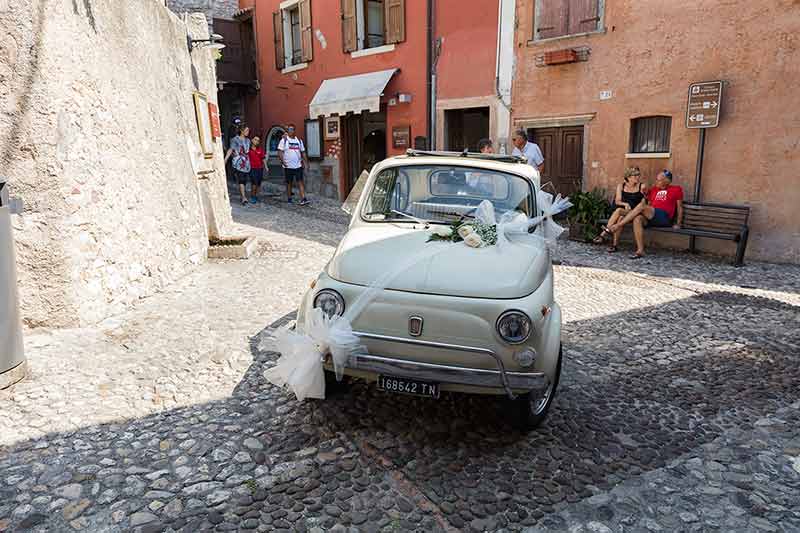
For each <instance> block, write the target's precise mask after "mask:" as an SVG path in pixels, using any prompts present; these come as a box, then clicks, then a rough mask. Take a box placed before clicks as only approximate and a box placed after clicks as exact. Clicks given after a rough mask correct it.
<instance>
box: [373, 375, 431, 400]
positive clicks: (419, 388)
mask: <svg viewBox="0 0 800 533" xmlns="http://www.w3.org/2000/svg"><path fill="white" fill-rule="evenodd" d="M378 390H382V391H386V392H397V393H400V394H411V395H413V396H422V397H423V398H434V399H435V398H438V397H439V384H438V383H430V382H428V381H419V380H416V379H409V378H396V377H394V376H378Z"/></svg>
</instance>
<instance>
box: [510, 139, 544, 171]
mask: <svg viewBox="0 0 800 533" xmlns="http://www.w3.org/2000/svg"><path fill="white" fill-rule="evenodd" d="M511 142H513V143H514V151H513V152H511V155H515V156H517V157H524V158H525V159H527V160H528V164H529V165H531V166H532V167H534V168H537V169H539V173H542V172H544V156H543V155H542V150H541V149H540V148H539V145H538V144H536V143H532V142H530V141H528V134H527V132H526V131H525V130H523V129H518V130H517V131H515V132H514V135H513V137H511Z"/></svg>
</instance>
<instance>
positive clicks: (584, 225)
mask: <svg viewBox="0 0 800 533" xmlns="http://www.w3.org/2000/svg"><path fill="white" fill-rule="evenodd" d="M569 199H570V201H572V207H571V208H570V209H569V212H568V213H567V222H568V223H569V238H570V239H572V240H575V241H584V242H590V241H591V240H592V239H594V238H595V237H597V235H599V233H600V229H599V228H598V224H597V221H598V220H600V219H601V218H608V216H609V215H610V214H611V204H610V203H609V201H608V198H607V196H606V191H605V189H594V190H592V191H590V192H577V193H575V194H572V195H570V197H569Z"/></svg>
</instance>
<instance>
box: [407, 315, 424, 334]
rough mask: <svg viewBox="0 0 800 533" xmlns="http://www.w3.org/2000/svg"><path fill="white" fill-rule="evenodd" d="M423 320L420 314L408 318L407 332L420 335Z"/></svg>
mask: <svg viewBox="0 0 800 533" xmlns="http://www.w3.org/2000/svg"><path fill="white" fill-rule="evenodd" d="M422 324H423V320H422V317H421V316H412V317H411V318H409V319H408V334H409V335H411V336H412V337H419V336H420V335H422Z"/></svg>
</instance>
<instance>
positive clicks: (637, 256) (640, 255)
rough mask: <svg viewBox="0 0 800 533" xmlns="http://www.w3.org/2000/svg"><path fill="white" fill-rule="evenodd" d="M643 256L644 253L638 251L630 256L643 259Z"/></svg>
mask: <svg viewBox="0 0 800 533" xmlns="http://www.w3.org/2000/svg"><path fill="white" fill-rule="evenodd" d="M642 257H644V254H640V253H639V252H636V253H635V254H633V255H632V256H631V257H630V258H631V259H641V258H642Z"/></svg>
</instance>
